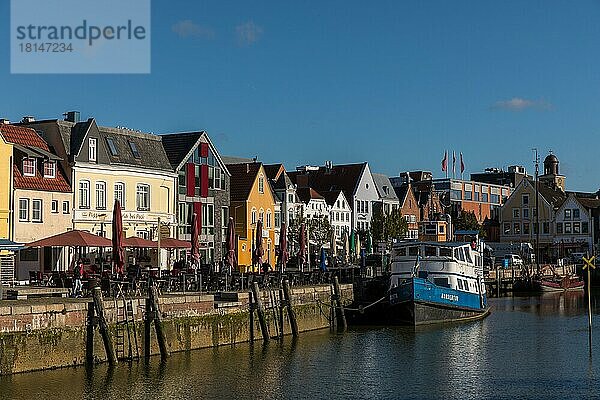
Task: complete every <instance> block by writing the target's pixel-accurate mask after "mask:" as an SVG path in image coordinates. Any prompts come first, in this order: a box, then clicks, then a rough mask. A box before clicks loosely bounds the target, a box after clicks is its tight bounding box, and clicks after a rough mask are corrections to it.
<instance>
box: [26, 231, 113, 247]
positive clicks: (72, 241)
mask: <svg viewBox="0 0 600 400" xmlns="http://www.w3.org/2000/svg"><path fill="white" fill-rule="evenodd" d="M110 246H111V241H110V240H108V239H106V238H103V237H102V236H98V235H94V234H92V233H89V232H86V231H78V230H72V231H67V232H63V233H59V234H58V235H54V236H50V237H47V238H45V239H40V240H36V241H35V242H31V243H27V244H26V245H25V247H110Z"/></svg>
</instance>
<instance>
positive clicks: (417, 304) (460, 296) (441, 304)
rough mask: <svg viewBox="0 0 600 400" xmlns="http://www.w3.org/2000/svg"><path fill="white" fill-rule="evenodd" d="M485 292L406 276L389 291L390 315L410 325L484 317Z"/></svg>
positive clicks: (486, 310)
mask: <svg viewBox="0 0 600 400" xmlns="http://www.w3.org/2000/svg"><path fill="white" fill-rule="evenodd" d="M488 314H489V307H488V306H487V300H486V298H485V295H483V296H479V295H478V294H476V293H466V292H462V291H458V290H454V289H450V288H446V287H440V286H436V285H434V284H433V283H431V282H429V281H427V280H424V279H420V278H411V279H407V280H406V281H405V282H403V283H402V284H401V285H399V286H397V287H395V288H392V289H391V290H390V317H391V318H392V319H393V320H394V321H395V322H397V323H404V324H410V325H425V324H439V323H447V322H457V321H468V320H474V319H479V318H484V317H485V316H487V315H488Z"/></svg>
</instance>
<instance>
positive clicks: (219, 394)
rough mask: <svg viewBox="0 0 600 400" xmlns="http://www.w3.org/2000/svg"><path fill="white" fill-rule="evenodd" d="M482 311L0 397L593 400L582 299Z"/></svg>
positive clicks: (502, 301)
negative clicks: (458, 319)
mask: <svg viewBox="0 0 600 400" xmlns="http://www.w3.org/2000/svg"><path fill="white" fill-rule="evenodd" d="M490 303H491V304H492V306H493V312H492V314H491V315H490V317H488V318H486V319H485V320H482V321H476V322H472V323H467V324H456V325H444V326H435V327H424V328H417V329H415V328H403V327H395V328H391V327H368V328H364V327H363V328H354V329H351V330H350V331H348V332H347V333H345V334H338V335H332V334H330V333H329V332H328V331H327V330H326V331H318V332H310V333H304V334H302V335H301V337H300V338H299V339H297V340H293V339H292V338H286V339H285V340H284V341H283V342H277V341H272V342H271V343H269V344H268V345H263V343H262V342H260V341H257V342H255V343H254V344H242V345H236V346H230V347H221V348H218V349H209V350H201V351H195V352H188V353H178V354H173V355H172V357H170V358H169V359H168V360H167V361H166V362H161V360H160V358H152V359H150V360H149V361H147V362H144V361H140V362H133V363H130V364H129V363H120V364H119V365H118V366H116V367H114V368H109V367H108V366H106V365H101V366H96V367H94V368H93V369H91V368H84V367H81V368H68V369H62V370H56V371H48V372H39V373H29V374H21V375H14V376H9V377H3V378H0V398H1V399H5V398H6V399H36V400H41V399H55V398H65V399H66V398H68V399H113V398H114V399H204V398H229V399H231V398H236V399H260V398H290V399H291V398H293V399H296V398H324V397H327V398H348V397H350V398H383V399H391V398H415V399H420V398H443V399H463V398H498V399H509V398H511V399H512V398H532V397H533V398H547V399H554V398H561V399H562V398H577V397H580V398H600V389H598V385H597V384H596V379H597V378H598V376H599V368H598V365H599V363H598V358H599V357H600V353H599V351H600V349H599V347H598V344H597V343H598V340H596V341H595V342H594V343H593V344H592V345H593V348H592V351H593V355H594V356H596V360H595V359H594V358H590V357H589V349H588V335H587V333H588V331H587V316H586V307H587V300H586V297H585V296H584V294H583V293H575V292H573V293H563V294H560V293H558V294H547V295H543V296H538V297H523V298H519V297H514V298H513V297H505V298H499V299H491V300H490ZM596 323H597V322H596Z"/></svg>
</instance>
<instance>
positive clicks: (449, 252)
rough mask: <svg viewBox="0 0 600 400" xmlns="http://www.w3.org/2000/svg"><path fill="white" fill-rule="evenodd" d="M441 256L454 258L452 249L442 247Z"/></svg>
mask: <svg viewBox="0 0 600 400" xmlns="http://www.w3.org/2000/svg"><path fill="white" fill-rule="evenodd" d="M440 256H441V257H452V249H450V248H448V247H440Z"/></svg>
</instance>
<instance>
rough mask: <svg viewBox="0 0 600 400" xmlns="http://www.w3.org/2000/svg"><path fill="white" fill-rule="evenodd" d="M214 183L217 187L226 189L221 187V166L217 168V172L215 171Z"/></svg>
mask: <svg viewBox="0 0 600 400" xmlns="http://www.w3.org/2000/svg"><path fill="white" fill-rule="evenodd" d="M214 175H215V176H214V178H213V179H214V185H215V189H225V187H221V169H220V168H215V173H214Z"/></svg>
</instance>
